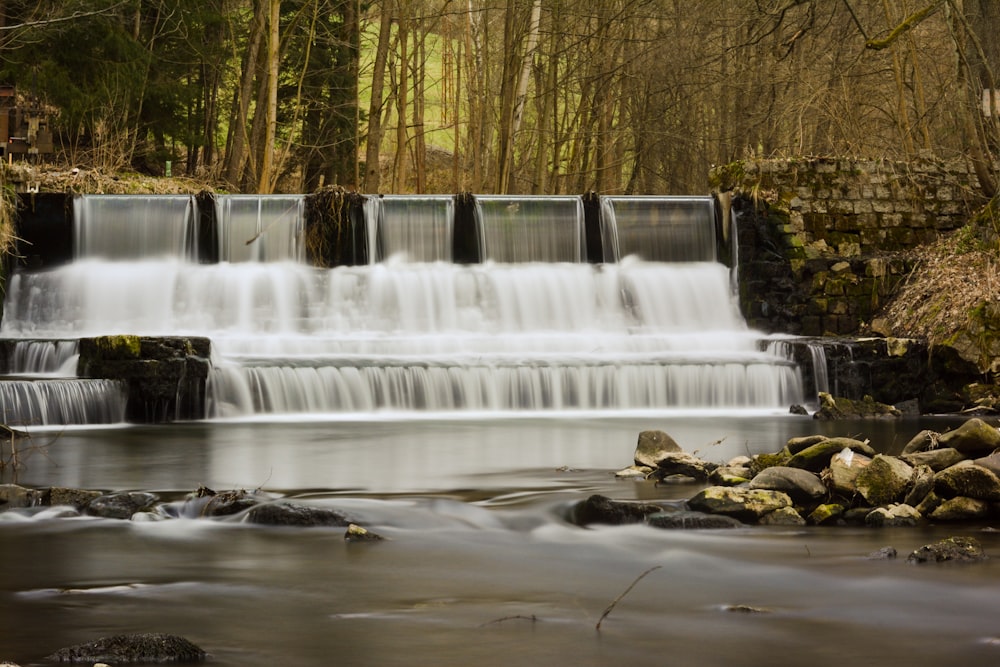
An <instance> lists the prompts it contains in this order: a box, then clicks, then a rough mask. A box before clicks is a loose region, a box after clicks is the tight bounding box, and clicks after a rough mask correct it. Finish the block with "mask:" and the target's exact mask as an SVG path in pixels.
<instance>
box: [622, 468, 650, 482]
mask: <svg viewBox="0 0 1000 667" xmlns="http://www.w3.org/2000/svg"><path fill="white" fill-rule="evenodd" d="M651 472H653V469H652V468H650V467H649V466H629V467H628V468H622V469H621V470H619V471H618V472H616V473H615V477H617V478H618V479H646V477H648V476H649V473H651Z"/></svg>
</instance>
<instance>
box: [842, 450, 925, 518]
mask: <svg viewBox="0 0 1000 667" xmlns="http://www.w3.org/2000/svg"><path fill="white" fill-rule="evenodd" d="M912 481H913V468H912V467H910V465H909V464H907V463H905V462H904V461H901V460H899V459H897V458H896V457H894V456H885V455H884V454H877V455H875V456H874V457H873V458H872V462H871V463H869V464H868V465H867V466H866V467H865V469H864V470H862V471H861V472H860V473H858V477H857V479H856V480H855V484H856V486H857V488H858V493H860V494H861V495H862V497H863V498H864V499H865V500H866V501H868V503H869V504H871V505H872V506H877V505H888V504H890V503H894V502H898V501H900V500H902V499H903V496H904V495H905V494H906V492H907V491H908V490H909V489H910V484H911V483H912Z"/></svg>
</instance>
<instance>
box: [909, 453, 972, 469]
mask: <svg viewBox="0 0 1000 667" xmlns="http://www.w3.org/2000/svg"><path fill="white" fill-rule="evenodd" d="M899 458H900V459H902V460H903V461H906V462H907V463H909V464H910V465H911V466H919V465H927V466H930V467H931V468H932V469H933V470H934V471H938V470H944V469H945V468H947V467H949V466H953V465H955V464H956V463H959V462H960V461H964V460H965V456H963V455H962V453H961V452H959V451H958V450H957V449H955V448H954V447H942V448H940V449H928V450H926V451H923V452H914V453H913V454H902V455H900V457H899Z"/></svg>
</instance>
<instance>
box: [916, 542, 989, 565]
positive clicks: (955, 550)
mask: <svg viewBox="0 0 1000 667" xmlns="http://www.w3.org/2000/svg"><path fill="white" fill-rule="evenodd" d="M987 558H989V556H987V555H986V552H985V551H983V546H982V545H981V544H980V543H979V540H977V539H975V538H973V537H948V538H945V539H943V540H940V541H938V542H934V543H933V544H925V545H924V546H922V547H920V548H919V549H917V550H916V551H914V552H913V553H911V554H910V555H909V556H907V558H906V562H907V563H941V562H945V561H955V562H960V563H974V562H977V561H982V560H986V559H987Z"/></svg>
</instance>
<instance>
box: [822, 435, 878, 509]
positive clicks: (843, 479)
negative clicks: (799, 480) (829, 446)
mask: <svg viewBox="0 0 1000 667" xmlns="http://www.w3.org/2000/svg"><path fill="white" fill-rule="evenodd" d="M871 462H872V460H871V459H870V458H868V457H867V456H865V455H864V454H856V453H854V452H853V451H851V450H850V449H848V448H846V447H845V448H844V449H842V450H840V451H839V452H837V453H836V454H834V455H833V456H832V457H831V458H830V465H829V467H827V468H826V469H825V470H823V473H822V475H821V478H822V480H823V482H824V484H826V486H827V487H828V488H829V489H830V490H831V491H833V492H834V493H839V494H840V495H842V496H847V497H848V498H850V497H852V496H854V495H855V494H856V493H857V492H858V486H857V479H858V474H860V472H861V471H862V470H864V469H865V468H866V467H867V466H868V464H869V463H871Z"/></svg>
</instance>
